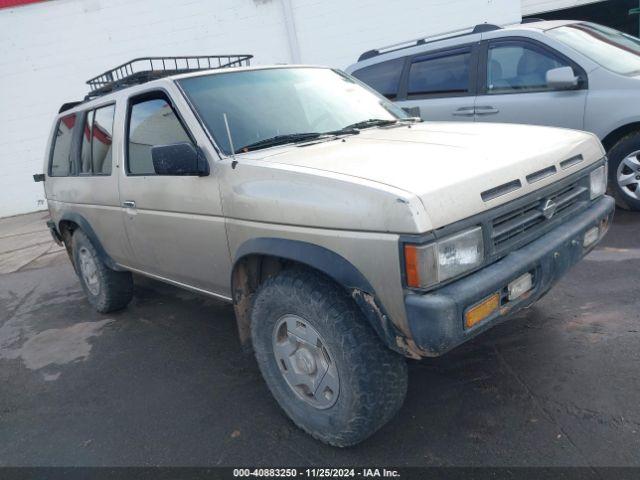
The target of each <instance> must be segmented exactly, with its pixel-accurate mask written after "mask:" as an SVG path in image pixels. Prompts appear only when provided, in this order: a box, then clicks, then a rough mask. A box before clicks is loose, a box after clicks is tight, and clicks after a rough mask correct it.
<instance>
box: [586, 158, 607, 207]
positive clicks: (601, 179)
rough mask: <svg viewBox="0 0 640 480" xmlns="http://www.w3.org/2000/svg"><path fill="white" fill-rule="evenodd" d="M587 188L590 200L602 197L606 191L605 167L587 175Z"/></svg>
mask: <svg viewBox="0 0 640 480" xmlns="http://www.w3.org/2000/svg"><path fill="white" fill-rule="evenodd" d="M589 186H590V189H591V200H593V199H594V198H598V197H600V196H602V195H604V192H606V191H607V165H606V164H604V165H602V166H601V167H598V168H596V169H595V170H594V171H593V172H591V173H590V174H589Z"/></svg>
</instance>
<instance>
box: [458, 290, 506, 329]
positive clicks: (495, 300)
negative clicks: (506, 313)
mask: <svg viewBox="0 0 640 480" xmlns="http://www.w3.org/2000/svg"><path fill="white" fill-rule="evenodd" d="M499 306H500V295H499V294H498V293H494V294H493V295H491V296H490V297H487V298H485V299H484V300H482V301H481V302H480V303H478V304H476V305H474V306H473V307H471V308H470V309H469V310H467V313H465V314H464V326H465V327H466V328H471V327H473V326H474V325H475V324H477V323H478V322H481V321H482V320H484V319H485V318H487V317H488V316H489V315H491V314H492V313H493V312H495V311H496V310H497V309H498V307H499Z"/></svg>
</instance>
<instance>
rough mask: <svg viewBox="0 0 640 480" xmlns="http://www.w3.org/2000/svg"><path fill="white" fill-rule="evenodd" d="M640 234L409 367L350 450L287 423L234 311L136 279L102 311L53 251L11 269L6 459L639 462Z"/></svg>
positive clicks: (1, 284) (3, 377) (1, 376)
mask: <svg viewBox="0 0 640 480" xmlns="http://www.w3.org/2000/svg"><path fill="white" fill-rule="evenodd" d="M638 232H640V216H638V215H634V214H629V213H625V212H617V216H616V219H615V222H614V225H613V226H612V229H611V231H610V233H609V235H608V237H607V239H606V240H605V242H604V244H603V245H602V246H600V247H599V248H598V249H597V250H595V251H594V252H592V253H591V254H590V255H589V256H588V257H587V258H586V259H585V260H584V261H583V262H582V263H581V264H579V265H578V266H577V267H576V268H575V269H573V270H572V271H571V272H570V273H569V274H568V275H567V277H566V278H565V279H564V280H562V281H561V282H560V283H559V284H558V286H557V287H556V288H555V289H553V290H552V291H551V292H550V293H549V295H547V296H546V297H545V298H543V299H542V300H541V301H540V303H538V304H537V305H536V306H535V307H534V308H532V309H530V310H528V311H526V312H523V313H522V314H520V315H519V316H518V317H517V318H514V319H513V320H511V321H509V322H507V323H504V324H502V325H500V326H498V327H496V328H494V329H492V330H491V331H489V332H487V333H486V334H484V335H482V336H480V337H478V338H477V339H475V340H474V341H472V342H470V343H468V344H466V345H463V346H462V347H460V348H458V349H456V350H454V351H452V352H451V353H450V354H448V355H446V356H444V357H442V358H438V359H431V360H425V361H421V362H415V361H412V362H410V369H409V371H410V385H409V392H408V396H407V400H406V402H405V405H404V407H403V408H402V409H401V411H400V413H399V415H398V416H397V417H396V418H395V419H394V420H393V421H392V422H391V423H390V424H389V425H387V426H386V427H384V428H383V429H382V430H381V431H380V432H379V433H378V434H377V435H375V436H374V437H372V438H371V439H369V440H367V441H366V442H364V443H363V444H361V445H359V446H357V447H355V448H350V449H345V450H338V449H334V448H330V447H327V446H324V445H321V444H319V443H318V442H316V441H314V440H313V439H311V438H310V437H308V436H307V435H305V434H303V433H301V432H300V431H299V430H297V429H296V428H295V427H294V426H293V425H292V423H291V422H290V421H289V420H288V419H287V418H286V417H285V415H284V414H283V413H281V411H280V410H279V409H278V406H277V405H276V403H275V402H274V400H273V399H272V398H271V396H270V394H269V392H268V390H267V388H266V386H265V385H264V383H263V382H262V379H261V377H260V374H259V371H258V369H257V367H256V365H255V362H254V361H253V359H252V358H251V357H250V356H245V355H244V354H243V353H242V349H241V347H240V344H239V342H238V340H237V328H236V323H235V320H234V318H233V308H232V307H231V306H229V305H225V304H221V303H218V302H217V301H215V300H211V299H208V298H205V297H202V296H198V295H195V294H192V293H190V292H186V291H183V290H179V289H177V288H174V287H170V286H166V285H163V284H160V283H157V282H152V281H149V280H145V279H141V278H139V277H136V279H135V281H136V294H135V298H134V300H133V302H132V303H131V305H130V306H129V307H128V308H127V309H126V310H124V311H122V312H117V313H114V314H109V315H100V314H98V313H95V312H94V311H93V310H92V309H91V307H90V306H89V304H88V303H87V301H86V300H85V299H84V296H83V294H82V291H81V289H80V286H79V284H78V281H77V279H76V277H75V274H74V272H73V270H72V268H71V266H70V265H69V263H68V260H67V258H66V254H64V253H60V252H59V253H58V254H55V255H47V256H46V258H43V259H40V260H38V261H37V262H31V263H29V264H28V266H27V267H25V268H20V269H19V270H18V271H16V272H14V273H8V274H4V275H0V385H1V386H2V388H0V465H198V466H206V465H238V464H242V465H246V464H252V465H264V466H268V465H276V466H283V465H298V466H299V465H324V466H326V465H367V466H371V465H372V464H375V465H380V464H384V465H399V466H406V465H445V466H447V465H465V466H467V465H507V466H514V465H560V466H565V465H581V466H587V467H591V469H590V470H588V471H587V473H588V472H592V473H593V475H591V478H598V469H599V468H600V467H602V466H604V465H636V466H639V465H640V455H639V454H638V452H640V402H639V401H638V392H640V275H639V273H638V272H640V258H639V256H638V251H639V250H640V234H639V233H638ZM586 478H589V476H587V477H586Z"/></svg>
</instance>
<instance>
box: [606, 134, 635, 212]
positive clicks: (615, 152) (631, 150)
mask: <svg viewBox="0 0 640 480" xmlns="http://www.w3.org/2000/svg"><path fill="white" fill-rule="evenodd" d="M609 190H610V191H611V193H612V194H613V196H614V197H615V199H616V204H617V205H618V206H619V207H621V208H625V209H627V210H640V132H634V133H632V134H630V135H627V136H626V137H624V138H622V139H621V140H620V141H618V143H616V144H615V145H614V146H613V148H612V149H611V150H610V151H609Z"/></svg>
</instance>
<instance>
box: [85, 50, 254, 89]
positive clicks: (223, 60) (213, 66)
mask: <svg viewBox="0 0 640 480" xmlns="http://www.w3.org/2000/svg"><path fill="white" fill-rule="evenodd" d="M252 58H253V55H244V54H242V55H239V54H234V55H197V56H190V55H185V56H180V57H144V58H136V59H134V60H131V61H129V62H127V63H123V64H122V65H119V66H117V67H115V68H112V69H111V70H107V71H106V72H104V73H101V74H100V75H98V76H96V77H93V78H91V79H89V80H87V85H89V88H90V89H91V91H90V92H89V94H88V95H87V99H89V98H93V97H99V96H100V95H105V94H107V93H110V92H113V91H115V90H120V89H122V88H126V87H130V86H132V85H140V84H142V83H146V82H150V81H151V80H156V79H158V78H162V77H168V76H170V75H177V74H179V73H189V72H197V71H200V70H217V69H220V68H231V67H247V66H249V65H250V60H251V59H252Z"/></svg>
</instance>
